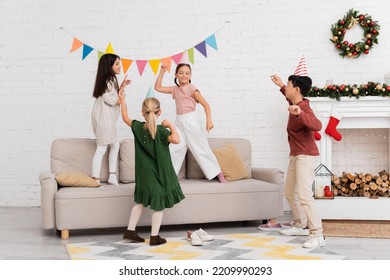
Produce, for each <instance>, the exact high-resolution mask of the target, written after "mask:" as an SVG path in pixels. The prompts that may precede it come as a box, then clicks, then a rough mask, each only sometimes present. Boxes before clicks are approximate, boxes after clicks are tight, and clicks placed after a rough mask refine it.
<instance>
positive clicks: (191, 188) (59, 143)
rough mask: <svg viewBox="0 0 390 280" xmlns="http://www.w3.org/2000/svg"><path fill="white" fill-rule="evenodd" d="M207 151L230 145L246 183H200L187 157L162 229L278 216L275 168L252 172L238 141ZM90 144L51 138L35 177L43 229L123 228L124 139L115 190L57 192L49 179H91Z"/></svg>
mask: <svg viewBox="0 0 390 280" xmlns="http://www.w3.org/2000/svg"><path fill="white" fill-rule="evenodd" d="M209 144H210V147H211V148H219V147H222V146H224V145H227V144H234V146H235V147H236V148H237V150H238V152H239V154H240V156H241V158H242V160H243V161H244V164H245V168H246V169H247V171H248V173H249V174H250V176H249V178H247V179H243V180H238V181H233V182H229V183H227V184H221V183H219V182H218V181H217V180H211V181H209V180H207V179H205V177H204V175H203V173H202V171H201V169H200V168H199V166H198V164H197V163H196V161H195V159H194V157H193V156H192V154H191V153H190V152H188V153H187V156H186V160H185V163H184V164H183V166H182V169H181V171H180V173H179V179H180V185H181V187H182V189H183V192H184V194H185V196H186V198H185V199H184V200H183V201H181V202H180V203H179V204H177V205H175V207H173V208H170V209H166V210H165V212H164V219H163V225H173V224H199V223H210V222H228V221H254V220H263V219H269V218H274V217H278V216H281V215H283V183H284V176H283V172H282V171H280V170H278V169H275V168H261V167H252V165H251V144H250V142H249V141H248V140H246V139H241V138H210V139H209ZM95 149H96V144H95V140H93V139H83V138H68V139H55V140H54V141H53V142H52V146H51V153H50V171H49V170H47V171H43V172H41V173H40V174H39V181H40V185H41V210H42V222H43V225H42V226H43V228H44V229H53V228H55V229H57V230H59V231H61V238H62V239H67V238H69V230H76V229H77V230H79V229H93V228H109V227H127V225H128V222H129V216H130V211H131V209H132V207H133V205H134V198H133V193H134V143H133V140H132V139H124V140H123V141H122V142H121V143H120V150H119V157H118V176H119V179H120V184H119V186H113V185H107V184H104V185H103V186H101V187H98V188H85V187H60V188H59V186H58V184H57V181H56V179H55V176H56V175H58V174H60V173H63V172H83V173H86V174H88V175H91V162H92V157H93V154H94V152H95ZM107 155H108V153H106V155H105V156H104V158H103V165H102V171H101V178H102V180H101V181H102V182H103V183H104V182H107V179H108V156H107ZM150 214H151V213H150V210H149V209H145V211H144V212H143V215H142V217H141V219H140V221H139V224H138V226H148V225H150V218H151V215H150Z"/></svg>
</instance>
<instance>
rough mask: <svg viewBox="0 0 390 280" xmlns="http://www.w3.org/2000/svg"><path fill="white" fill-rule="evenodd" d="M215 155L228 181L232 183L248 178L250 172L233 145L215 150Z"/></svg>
mask: <svg viewBox="0 0 390 280" xmlns="http://www.w3.org/2000/svg"><path fill="white" fill-rule="evenodd" d="M213 153H214V154H215V157H216V158H217V160H218V163H219V166H220V167H221V170H222V174H223V175H224V176H225V178H226V180H227V181H229V182H231V181H236V180H242V179H245V178H248V176H249V174H248V171H247V170H246V169H245V166H244V162H243V161H242V159H241V158H240V155H239V154H238V152H237V149H236V148H235V147H234V145H233V144H228V145H226V146H223V147H222V148H218V149H214V150H213Z"/></svg>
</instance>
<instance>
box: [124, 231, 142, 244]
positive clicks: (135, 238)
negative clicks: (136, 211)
mask: <svg viewBox="0 0 390 280" xmlns="http://www.w3.org/2000/svg"><path fill="white" fill-rule="evenodd" d="M123 238H124V239H127V240H130V241H131V242H134V243H141V242H145V239H143V238H142V237H140V236H139V235H138V234H137V233H136V232H135V230H128V229H126V230H125V233H124V234H123Z"/></svg>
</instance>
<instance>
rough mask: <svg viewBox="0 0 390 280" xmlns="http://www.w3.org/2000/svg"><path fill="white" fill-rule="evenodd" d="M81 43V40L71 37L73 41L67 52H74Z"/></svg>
mask: <svg viewBox="0 0 390 280" xmlns="http://www.w3.org/2000/svg"><path fill="white" fill-rule="evenodd" d="M82 45H83V42H81V41H80V40H79V39H77V38H76V37H73V43H72V48H71V49H70V51H69V52H74V51H75V50H77V49H78V48H80V47H81V46H82Z"/></svg>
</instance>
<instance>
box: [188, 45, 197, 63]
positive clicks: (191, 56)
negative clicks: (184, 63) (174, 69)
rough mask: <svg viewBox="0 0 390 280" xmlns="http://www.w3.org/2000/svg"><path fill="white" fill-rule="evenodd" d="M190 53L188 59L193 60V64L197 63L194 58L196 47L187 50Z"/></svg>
mask: <svg viewBox="0 0 390 280" xmlns="http://www.w3.org/2000/svg"><path fill="white" fill-rule="evenodd" d="M187 53H188V59H189V60H190V61H191V63H192V64H194V63H195V60H194V48H191V49H189V50H188V51H187Z"/></svg>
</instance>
